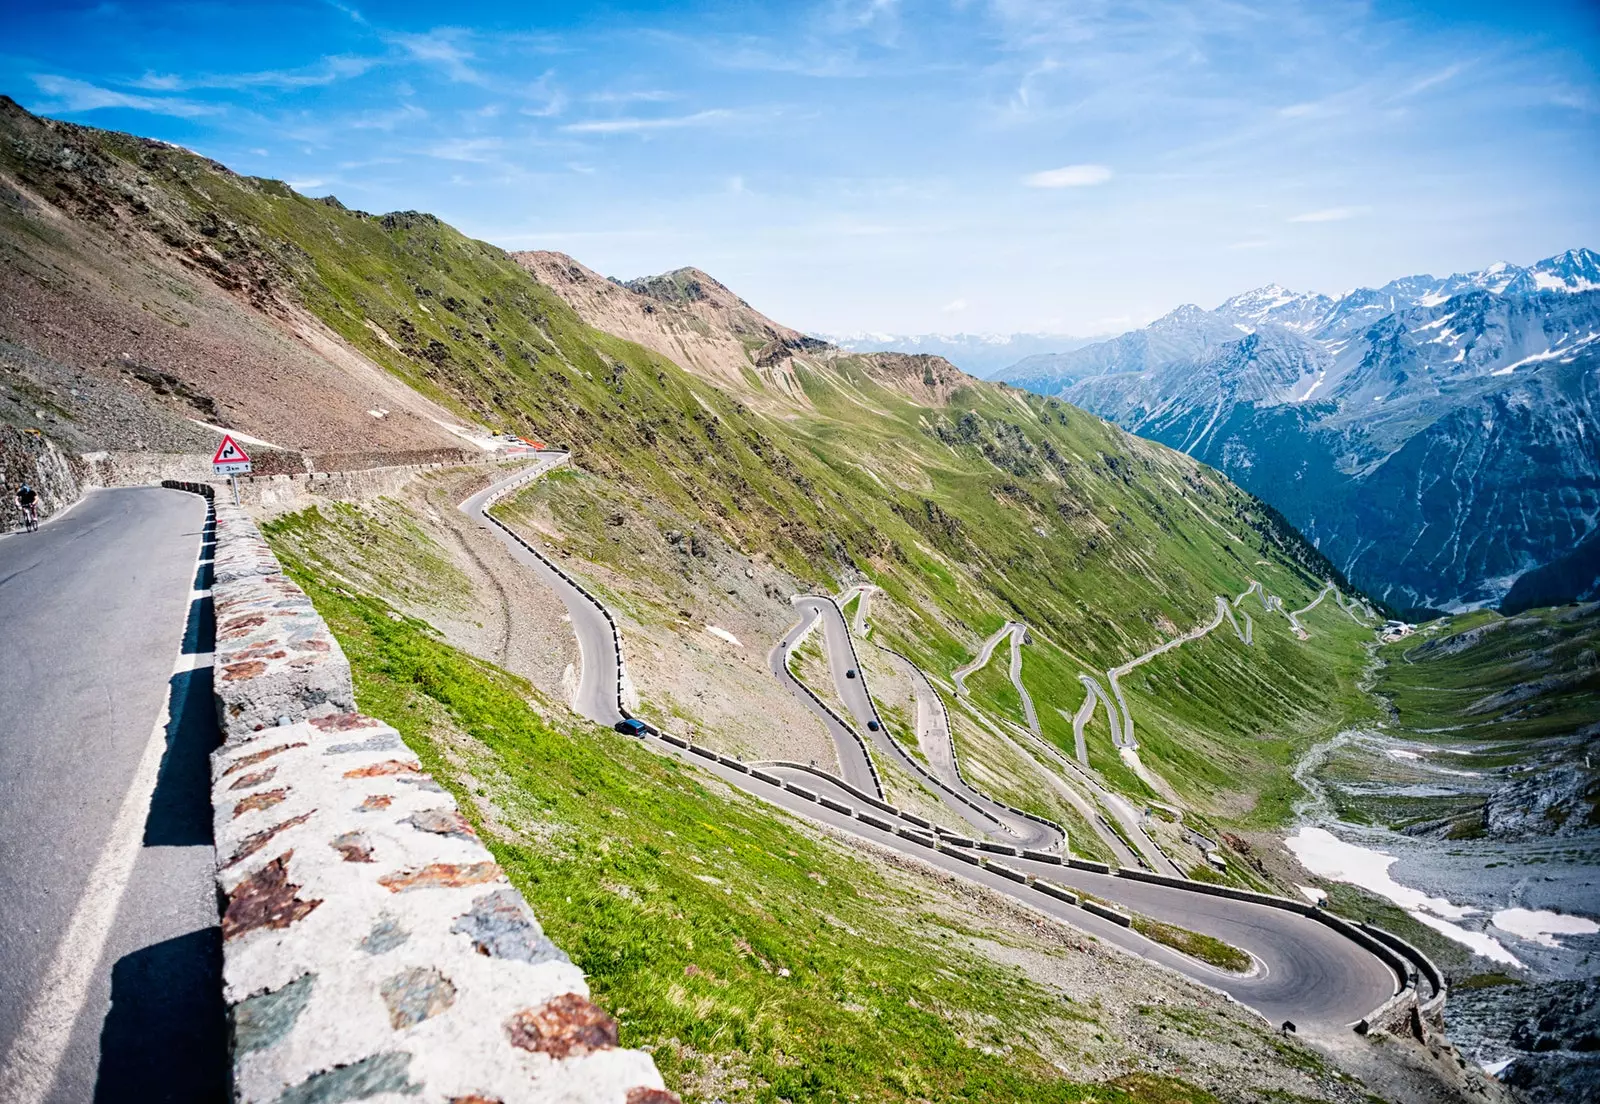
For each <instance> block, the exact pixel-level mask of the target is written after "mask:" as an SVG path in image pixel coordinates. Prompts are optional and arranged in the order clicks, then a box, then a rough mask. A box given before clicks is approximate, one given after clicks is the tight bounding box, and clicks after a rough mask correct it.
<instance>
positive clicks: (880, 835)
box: [650, 740, 1396, 1035]
mask: <svg viewBox="0 0 1600 1104" xmlns="http://www.w3.org/2000/svg"><path fill="white" fill-rule="evenodd" d="M650 746H652V747H653V748H655V749H656V750H658V751H661V752H663V753H665V754H671V755H677V756H679V757H680V758H683V759H685V760H687V761H689V762H692V763H694V764H695V765H696V766H697V767H699V768H701V769H702V770H708V771H711V772H713V773H715V774H716V775H718V776H719V777H721V778H722V779H724V780H725V781H727V782H729V783H730V784H732V785H735V786H738V787H739V788H741V789H743V790H745V791H747V792H749V793H751V794H754V795H755V796H757V797H760V798H762V799H763V800H765V801H767V802H769V803H771V804H773V805H776V806H779V807H780V808H783V809H786V810H788V811H789V812H792V813H796V814H798V815H800V816H804V817H807V818H809V819H811V820H815V821H821V822H823V823H825V824H829V825H832V826H833V827H836V828H840V829H843V830H844V831H847V832H850V833H852V834H854V835H857V836H860V837H863V838H865V839H868V840H871V841H872V842H874V843H877V844H881V845H883V846H885V847H889V848H891V849H893V850H895V851H899V852H902V853H904V854H907V855H911V856H913V857H915V858H918V859H921V860H922V861H924V862H928V863H931V864H933V865H934V866H937V867H940V868H942V869H944V870H947V871H950V872H952V873H955V874H958V875H961V876H962V877H965V878H970V879H972V880H974V881H977V882H981V883H983V884H984V885H987V886H989V887H990V888H992V889H995V890H998V891H999V892H1001V893H1004V894H1006V895H1007V896H1009V897H1013V898H1015V899H1017V900H1019V901H1022V902H1023V903H1025V904H1027V905H1029V906H1030V907H1032V908H1036V909H1039V910H1041V911H1043V912H1046V913H1048V914H1049V915H1051V916H1055V917H1057V918H1059V919H1062V920H1065V921H1067V922H1068V923H1070V924H1072V925H1073V926H1075V927H1077V928H1079V929H1081V930H1083V931H1086V932H1088V933H1090V934H1092V935H1095V936H1097V937H1099V938H1100V939H1102V940H1104V941H1106V942H1107V943H1111V944H1113V945H1115V946H1118V947H1121V948H1123V949H1124V950H1127V951H1131V952H1133V953H1134V954H1137V955H1140V956H1141V957H1143V958H1146V959H1149V960H1150V961H1153V962H1157V963H1160V964H1162V965H1164V966H1167V967H1169V968H1171V969H1173V970H1176V971H1177V972H1178V973H1181V974H1184V975H1185V976H1187V977H1189V978H1191V979H1193V980H1195V981H1198V982H1201V983H1202V984H1205V985H1209V986H1211V987H1212V988H1215V989H1219V990H1221V991H1222V992H1224V993H1227V994H1228V995H1229V996H1231V997H1233V998H1234V999H1235V1000H1238V1001H1239V1002H1240V1003H1242V1004H1244V1005H1246V1006H1248V1007H1249V1008H1252V1009H1254V1010H1255V1011H1256V1012H1259V1013H1260V1014H1261V1015H1262V1016H1264V1017H1266V1018H1267V1020H1268V1021H1269V1022H1271V1023H1273V1024H1275V1025H1276V1024H1278V1023H1281V1022H1282V1021H1283V1020H1293V1021H1294V1022H1295V1024H1296V1025H1297V1026H1298V1027H1299V1029H1300V1031H1301V1032H1302V1033H1303V1034H1318V1033H1325V1034H1328V1035H1340V1034H1343V1033H1344V1032H1345V1031H1346V1030H1347V1028H1348V1025H1349V1024H1351V1023H1354V1022H1355V1021H1356V1020H1358V1019H1360V1018H1361V1017H1363V1016H1365V1015H1366V1014H1367V1013H1369V1012H1371V1011H1372V1010H1373V1009H1374V1008H1376V1007H1377V1006H1378V1005H1379V1004H1381V1003H1383V1002H1384V1001H1385V1000H1387V999H1388V998H1389V997H1390V996H1391V995H1393V993H1394V992H1395V989H1396V979H1395V976H1394V974H1393V972H1392V971H1390V970H1389V968H1388V967H1387V966H1385V965H1384V964H1383V963H1382V962H1381V961H1379V960H1378V959H1377V958H1376V957H1374V956H1373V955H1371V954H1369V953H1368V952H1366V951H1365V950H1363V949H1362V948H1360V947H1358V946H1357V945H1356V944H1354V943H1352V942H1350V941H1349V940H1348V939H1345V938H1344V937H1343V936H1341V935H1339V934H1338V933H1337V932H1334V931H1333V930H1332V929H1330V928H1328V927H1327V926H1325V925H1323V924H1319V923H1317V922H1316V921H1315V920H1311V919H1308V918H1307V917H1305V916H1302V915H1299V914H1298V913H1293V912H1288V911H1285V910H1282V909H1275V908H1271V907H1269V906H1266V905H1257V904H1252V903H1250V902H1245V901H1230V900H1228V899H1226V898H1222V897H1209V896H1205V895H1203V894H1198V893H1190V892H1187V891H1185V890H1181V889H1172V888H1169V887H1166V886H1157V885H1150V884H1148V883H1144V882H1135V881H1131V880H1129V879H1126V878H1118V877H1115V876H1111V875H1104V874H1095V873H1092V872H1090V871H1085V870H1077V869H1074V868H1072V867H1064V866H1055V865H1053V864H1045V863H1035V862H1030V861H1028V860H1026V859H1020V858H1016V859H1013V858H1001V859H1000V861H1001V862H1003V863H1005V864H1006V865H1008V866H1010V867H1012V868H1013V869H1017V870H1021V871H1023V872H1024V873H1029V874H1034V875H1036V876H1038V877H1040V878H1043V879H1045V880H1047V881H1051V882H1054V883H1056V884H1058V885H1063V886H1067V887H1070V888H1073V889H1077V890H1080V891H1084V892H1088V893H1092V894H1094V895H1095V896H1096V897H1099V898H1101V899H1103V900H1106V901H1111V902H1114V903H1116V904H1119V905H1122V906H1125V907H1127V908H1131V909H1135V910H1137V911H1139V912H1142V913H1144V914H1145V915H1147V916H1152V917H1154V918H1156V919H1158V920H1165V921H1167V922H1169V923H1173V924H1179V925H1181V926H1183V927H1187V928H1191V929H1193V930H1195V931H1200V932H1205V933H1206V934H1208V935H1214V936H1216V937H1217V938H1219V939H1223V940H1225V941H1227V942H1228V943H1231V944H1233V945H1234V946H1236V947H1241V948H1244V949H1246V950H1248V951H1249V952H1250V953H1251V955H1252V956H1253V957H1254V958H1255V960H1256V963H1255V967H1254V969H1253V970H1252V971H1251V972H1250V973H1248V974H1243V975H1241V974H1231V973H1228V972H1226V971H1223V970H1218V969H1216V968H1214V967H1211V966H1208V965H1206V964H1205V963H1203V962H1199V961H1198V960H1196V959H1192V958H1190V957H1188V956H1187V955H1183V954H1179V953H1178V952H1176V951H1174V950H1172V949H1171V948H1170V947H1167V946H1164V945H1163V944H1159V943H1154V942H1151V941H1150V940H1148V939H1146V938H1145V937H1144V936H1142V935H1140V934H1138V933H1137V932H1135V931H1132V930H1130V929H1128V928H1123V927H1121V926H1120V925H1117V924H1113V923H1111V922H1110V921H1108V920H1103V919H1101V918H1100V917H1097V916H1095V915H1094V914H1092V913H1089V912H1085V911H1084V910H1083V909H1081V908H1077V907H1074V906H1071V905H1067V904H1065V903H1063V902H1060V901H1057V900H1055V899H1054V898H1051V897H1048V896H1046V895H1044V894H1042V893H1039V892H1038V891H1037V890H1034V889H1031V888H1028V887H1025V886H1022V885H1019V884H1018V883H1016V882H1014V881H1011V880H1009V879H1007V878H1005V877H1003V876H1002V875H1000V874H997V873H994V872H993V871H989V870H985V869H982V868H980V867H977V866H973V865H972V864H970V863H965V862H962V861H961V860H959V859H956V858H953V857H951V856H948V855H945V854H943V853H941V852H938V851H935V850H932V849H930V848H926V847H922V846H919V845H917V844H914V843H912V842H910V841H909V840H906V839H904V838H903V837H901V836H899V835H896V834H894V833H890V832H885V831H882V830H881V829H878V828H874V827H873V826H871V825H869V824H866V823H863V822H862V821H859V820H856V819H854V818H853V817H851V816H848V815H846V814H843V813H839V812H836V811H834V810H832V809H828V808H826V807H824V806H822V805H819V804H817V803H816V802H812V801H808V800H806V799H804V798H802V797H800V796H798V795H796V794H793V793H790V792H789V791H787V790H784V789H781V788H780V787H777V786H772V785H769V784H767V783H763V782H761V781H760V780H759V779H755V778H752V777H751V776H750V775H748V774H743V773H741V772H739V771H736V770H734V769H733V768H731V767H726V766H723V765H721V764H719V763H715V762H712V761H709V760H706V759H704V758H702V757H700V756H695V755H689V754H687V753H684V752H681V751H679V749H677V748H674V747H672V746H671V745H669V744H666V743H664V742H661V741H655V740H652V741H651V742H650ZM763 770H766V771H768V772H769V773H773V774H778V775H781V776H783V777H786V778H788V779H790V780H792V781H794V782H795V783H797V784H799V785H801V786H803V787H805V788H807V789H809V790H811V791H813V792H816V793H821V794H824V795H826V796H829V797H833V798H834V799H836V800H838V801H840V802H843V803H844V804H846V805H851V806H853V807H856V806H859V804H860V802H859V801H856V800H855V799H853V798H852V797H851V796H850V795H849V794H848V793H847V792H846V791H844V790H842V789H838V788H835V787H830V786H828V785H827V783H826V782H824V781H823V780H821V779H818V778H817V777H816V776H814V775H810V774H806V773H803V772H798V771H786V770H783V769H782V768H763Z"/></svg>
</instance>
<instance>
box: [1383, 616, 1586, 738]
mask: <svg viewBox="0 0 1600 1104" xmlns="http://www.w3.org/2000/svg"><path fill="white" fill-rule="evenodd" d="M1597 645H1600V607H1597V606H1593V605H1591V606H1579V607H1571V606H1567V607H1558V608H1555V609H1542V610H1530V611H1528V612H1526V613H1522V614H1518V615H1517V616H1516V617H1513V618H1505V617H1501V616H1500V615H1499V614H1497V613H1494V612H1492V611H1490V610H1480V611H1478V612H1475V613H1471V614H1466V615H1464V616H1461V617H1455V618H1451V619H1450V620H1449V621H1448V622H1446V623H1444V624H1442V625H1440V626H1438V627H1437V628H1435V627H1432V626H1430V627H1429V630H1425V631H1424V633H1423V634H1422V636H1421V638H1420V639H1419V638H1418V637H1410V638H1408V639H1405V640H1400V641H1397V642H1395V643H1393V644H1389V645H1386V646H1385V647H1384V648H1383V649H1382V650H1381V651H1380V653H1379V654H1380V656H1381V657H1382V658H1383V659H1384V661H1385V665H1384V668H1383V670H1382V671H1381V672H1380V673H1379V676H1378V682H1377V686H1376V689H1377V691H1378V692H1379V693H1380V694H1382V695H1383V696H1384V697H1386V698H1388V699H1389V701H1390V702H1391V704H1393V706H1394V708H1395V710H1396V711H1397V712H1398V714H1399V719H1400V722H1401V723H1402V724H1403V725H1405V726H1406V728H1407V729H1409V730H1410V731H1411V732H1412V733H1415V734H1419V735H1422V736H1426V735H1427V734H1429V731H1430V730H1448V731H1446V732H1443V733H1440V734H1441V735H1446V736H1447V737H1448V738H1449V739H1452V740H1460V739H1483V738H1492V739H1494V740H1497V741H1499V740H1507V741H1510V740H1516V741H1528V740H1540V739H1544V738H1547V737H1552V736H1565V735H1568V734H1570V733H1572V732H1574V731H1576V730H1577V729H1579V728H1581V727H1582V726H1583V725H1585V724H1587V723H1590V722H1592V721H1593V720H1594V719H1595V717H1597V716H1600V666H1597V665H1596V663H1595V660H1594V653H1595V649H1596V647H1597Z"/></svg>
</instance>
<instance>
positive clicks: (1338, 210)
mask: <svg viewBox="0 0 1600 1104" xmlns="http://www.w3.org/2000/svg"><path fill="white" fill-rule="evenodd" d="M1370 210H1372V208H1370V207H1324V208H1323V209H1322V210H1320V211H1306V212H1305V213H1304V214H1299V215H1291V216H1290V217H1289V219H1288V221H1290V222H1343V221H1345V220H1346V219H1353V218H1357V217H1359V216H1361V215H1364V214H1366V213H1367V212H1368V211H1370Z"/></svg>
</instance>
